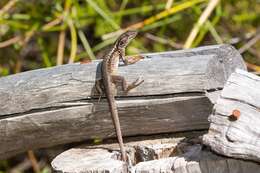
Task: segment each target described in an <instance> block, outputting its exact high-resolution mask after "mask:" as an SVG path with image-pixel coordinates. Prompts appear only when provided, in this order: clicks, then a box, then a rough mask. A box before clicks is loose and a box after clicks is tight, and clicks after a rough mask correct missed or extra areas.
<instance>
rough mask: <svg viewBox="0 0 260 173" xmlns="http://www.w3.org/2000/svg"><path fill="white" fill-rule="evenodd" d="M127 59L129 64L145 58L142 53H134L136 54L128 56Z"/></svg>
mask: <svg viewBox="0 0 260 173" xmlns="http://www.w3.org/2000/svg"><path fill="white" fill-rule="evenodd" d="M126 59H127V64H134V63H136V62H137V61H140V60H141V59H144V57H143V56H141V55H134V56H127V57H126Z"/></svg>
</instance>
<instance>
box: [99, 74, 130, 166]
mask: <svg viewBox="0 0 260 173" xmlns="http://www.w3.org/2000/svg"><path fill="white" fill-rule="evenodd" d="M106 77H107V80H104V82H107V83H106V84H105V89H106V98H107V101H108V105H109V109H110V112H111V117H112V120H113V123H114V127H115V129H116V135H117V140H118V143H119V147H120V150H121V154H122V159H123V161H124V162H126V161H127V156H126V151H125V147H124V143H123V137H122V132H121V126H120V121H119V116H118V111H117V106H116V101H115V97H114V94H113V90H112V86H111V83H110V80H111V79H110V76H106Z"/></svg>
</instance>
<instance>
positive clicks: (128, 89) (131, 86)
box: [126, 77, 144, 93]
mask: <svg viewBox="0 0 260 173" xmlns="http://www.w3.org/2000/svg"><path fill="white" fill-rule="evenodd" d="M140 79H141V78H140V77H139V78H137V79H136V80H135V81H134V82H133V83H131V84H130V85H128V86H127V89H126V93H128V92H129V91H130V90H131V89H134V88H135V87H138V86H139V85H140V84H142V83H143V82H144V80H140Z"/></svg>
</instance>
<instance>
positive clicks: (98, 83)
mask: <svg viewBox="0 0 260 173" xmlns="http://www.w3.org/2000/svg"><path fill="white" fill-rule="evenodd" d="M102 84H103V82H102V79H100V80H97V81H96V84H95V89H96V91H97V93H98V94H99V98H98V103H99V102H100V99H101V97H102V96H103V93H104V92H103V90H104V89H103V85H102Z"/></svg>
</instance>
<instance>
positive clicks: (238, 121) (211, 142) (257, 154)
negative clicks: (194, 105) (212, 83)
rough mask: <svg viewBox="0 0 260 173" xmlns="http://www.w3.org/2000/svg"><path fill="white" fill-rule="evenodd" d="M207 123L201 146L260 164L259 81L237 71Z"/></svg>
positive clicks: (227, 84) (259, 79) (259, 78)
mask: <svg viewBox="0 0 260 173" xmlns="http://www.w3.org/2000/svg"><path fill="white" fill-rule="evenodd" d="M232 114H234V115H232ZM209 121H210V128H209V132H208V134H206V135H204V137H203V142H204V144H206V145H208V146H210V147H211V148H212V149H213V150H214V151H216V152H218V153H220V154H223V155H226V156H230V157H235V158H242V159H250V160H254V161H257V162H260V77H258V76H256V75H254V74H250V73H248V72H245V71H242V70H236V72H234V73H233V74H232V75H231V76H230V78H229V79H228V81H227V83H226V85H225V87H224V89H223V91H222V92H221V95H220V97H219V99H218V100H217V103H216V105H215V106H214V112H213V114H211V115H210V117H209Z"/></svg>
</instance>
